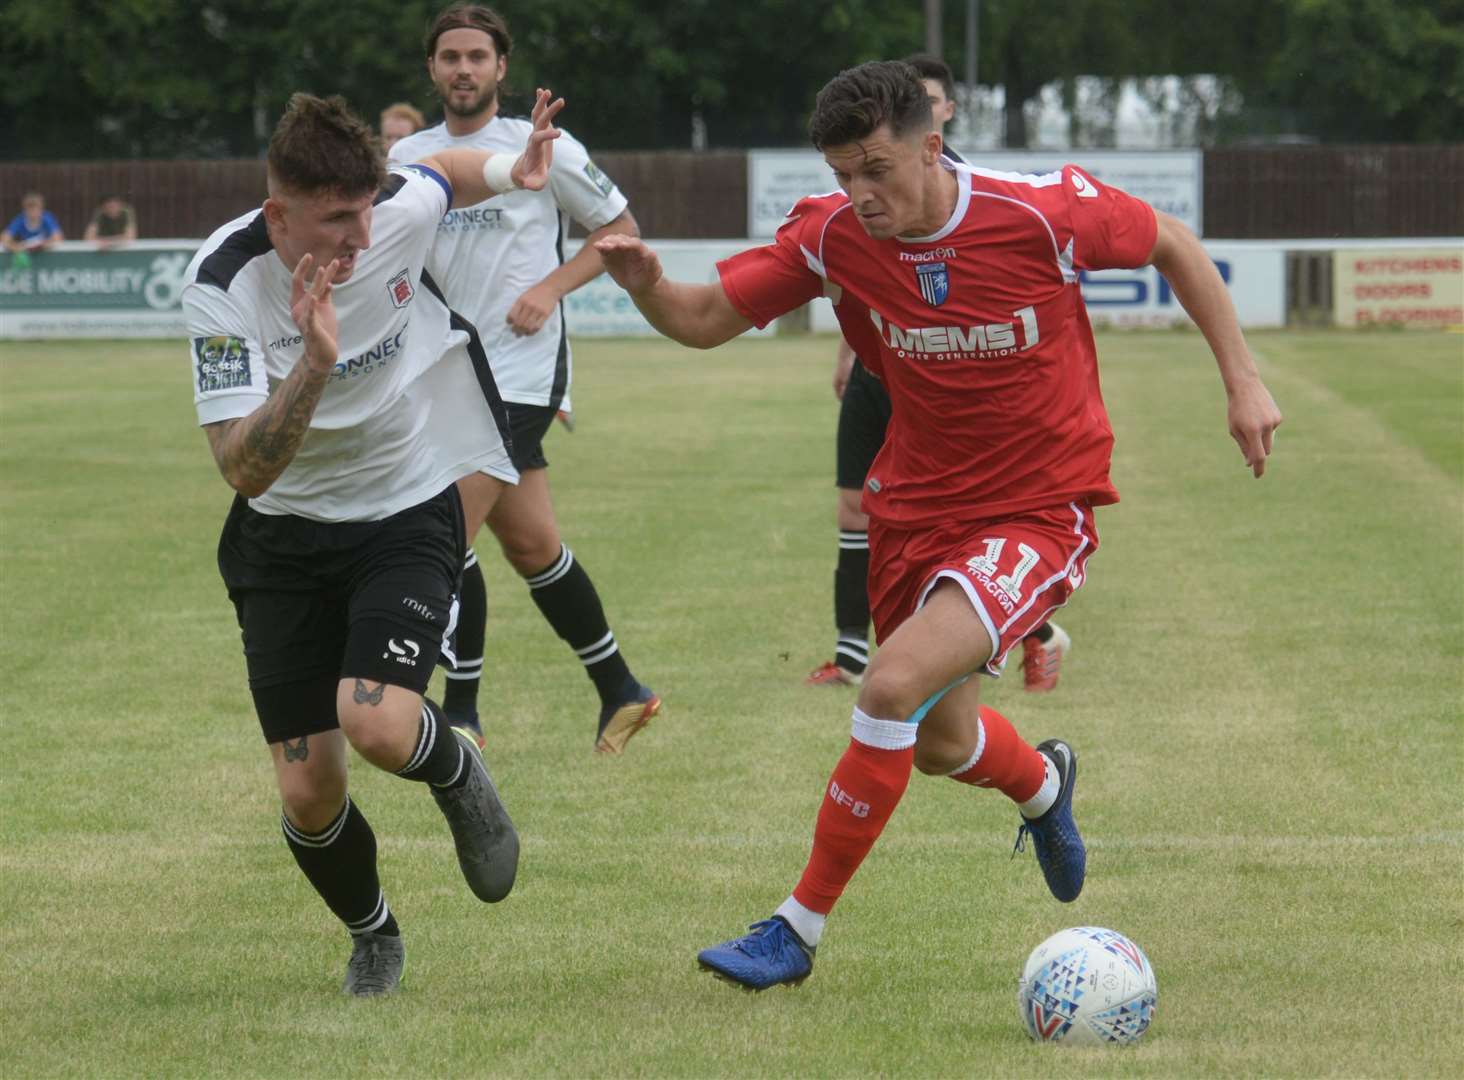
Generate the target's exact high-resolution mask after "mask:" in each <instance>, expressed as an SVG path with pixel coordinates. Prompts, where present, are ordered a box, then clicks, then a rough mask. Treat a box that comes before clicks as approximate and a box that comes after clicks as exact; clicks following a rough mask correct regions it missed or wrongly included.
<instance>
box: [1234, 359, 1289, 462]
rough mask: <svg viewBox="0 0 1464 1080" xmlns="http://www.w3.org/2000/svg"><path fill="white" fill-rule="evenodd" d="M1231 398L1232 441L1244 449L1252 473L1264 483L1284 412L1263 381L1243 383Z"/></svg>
mask: <svg viewBox="0 0 1464 1080" xmlns="http://www.w3.org/2000/svg"><path fill="white" fill-rule="evenodd" d="M1229 396H1230V405H1229V408H1228V410H1227V412H1228V419H1229V421H1230V437H1231V438H1232V439H1234V440H1235V442H1236V444H1237V445H1238V446H1239V447H1240V452H1241V454H1242V455H1243V456H1244V457H1245V463H1246V464H1247V465H1248V466H1250V469H1251V472H1253V473H1255V475H1256V478H1257V479H1260V477H1261V474H1262V473H1264V472H1265V471H1266V458H1268V457H1270V455H1271V446H1272V440H1273V438H1274V436H1275V433H1276V429H1277V428H1278V427H1280V426H1281V419H1282V417H1281V410H1280V409H1278V408H1277V407H1276V402H1275V400H1274V399H1273V398H1272V397H1271V392H1270V391H1269V390H1267V389H1266V387H1265V384H1263V383H1262V382H1261V380H1260V379H1251V380H1248V381H1246V382H1244V383H1242V384H1241V385H1240V386H1238V387H1237V388H1236V389H1235V390H1233V391H1232V392H1231V393H1230V395H1229Z"/></svg>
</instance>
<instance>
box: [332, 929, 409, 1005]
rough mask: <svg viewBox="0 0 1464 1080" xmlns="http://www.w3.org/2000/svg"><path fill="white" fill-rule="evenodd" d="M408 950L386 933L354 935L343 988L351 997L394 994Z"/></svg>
mask: <svg viewBox="0 0 1464 1080" xmlns="http://www.w3.org/2000/svg"><path fill="white" fill-rule="evenodd" d="M406 963H407V950H406V947H405V946H404V945H403V944H402V939H401V938H400V937H391V936H389V935H387V934H353V935H351V959H350V960H348V961H347V962H346V982H345V985H344V986H342V987H341V989H342V990H344V991H345V992H346V993H347V994H350V995H351V996H352V997H378V996H380V995H382V994H393V993H395V992H396V989H397V987H398V986H399V985H401V981H402V968H403V967H405V966H406Z"/></svg>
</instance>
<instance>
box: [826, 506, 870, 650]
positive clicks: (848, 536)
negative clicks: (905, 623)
mask: <svg viewBox="0 0 1464 1080" xmlns="http://www.w3.org/2000/svg"><path fill="white" fill-rule="evenodd" d="M834 626H835V627H837V628H838V631H839V640H838V643H837V644H836V645H835V647H834V663H836V664H838V665H839V667H841V668H843V669H844V670H845V671H852V672H854V673H855V674H856V675H858V674H860V673H862V672H863V671H864V669H865V668H866V667H867V666H868V665H869V534H868V533H867V532H861V531H859V530H857V529H840V530H839V562H838V565H837V567H836V568H835V570H834Z"/></svg>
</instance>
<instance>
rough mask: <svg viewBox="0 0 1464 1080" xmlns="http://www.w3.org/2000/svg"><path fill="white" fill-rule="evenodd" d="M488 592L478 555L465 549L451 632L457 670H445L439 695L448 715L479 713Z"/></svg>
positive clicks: (470, 549)
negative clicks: (466, 551) (455, 618)
mask: <svg viewBox="0 0 1464 1080" xmlns="http://www.w3.org/2000/svg"><path fill="white" fill-rule="evenodd" d="M487 624H488V589H487V587H486V586H484V584H483V568H482V567H481V566H479V565H478V553H477V552H475V551H474V550H473V549H472V548H469V549H468V557H467V559H466V560H464V562H463V582H462V585H461V586H459V588H458V617H457V629H456V630H455V631H454V633H453V639H452V641H453V644H452V651H453V654H454V655H455V656H456V657H457V667H455V668H449V669H448V671H447V682H446V683H445V684H444V687H443V693H442V707H443V709H445V710H446V711H447V712H450V713H469V714H472V713H476V712H477V711H478V681H479V680H480V679H481V678H482V677H483V640H484V638H485V637H486V636H487Z"/></svg>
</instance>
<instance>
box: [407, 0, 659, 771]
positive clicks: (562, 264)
mask: <svg viewBox="0 0 1464 1080" xmlns="http://www.w3.org/2000/svg"><path fill="white" fill-rule="evenodd" d="M425 44H426V47H427V72H428V74H429V75H430V76H431V78H432V83H433V86H435V87H436V89H437V93H438V95H439V96H440V97H441V98H442V107H443V112H444V117H443V122H442V123H441V124H438V125H436V126H435V127H431V128H428V129H427V130H425V131H422V132H419V133H418V134H416V135H413V136H411V137H409V138H406V139H403V140H402V141H401V142H399V143H397V144H396V145H395V146H393V147H392V151H391V157H392V160H394V161H412V160H413V159H415V158H418V157H422V156H424V155H426V154H432V153H438V152H440V151H442V150H445V149H448V148H451V147H464V146H470V147H476V148H478V149H486V150H496V151H500V152H503V151H509V150H513V149H514V148H516V147H519V146H522V145H523V142H524V139H526V138H527V137H528V134H529V130H530V126H529V122H528V121H527V120H525V119H523V118H522V117H516V116H510V115H508V114H506V113H505V112H504V111H503V109H502V107H501V104H500V97H499V90H500V87H501V86H502V84H503V82H504V80H505V78H506V77H507V75H508V57H509V54H510V52H511V51H512V50H513V39H512V38H511V37H510V36H509V33H508V26H507V24H506V23H505V22H504V21H503V18H502V16H500V15H499V14H498V13H497V12H495V11H493V10H492V9H491V8H487V7H484V6H482V5H481V4H458V5H454V6H452V7H449V8H446V9H444V10H443V11H442V12H440V13H439V14H438V15H437V16H436V18H434V19H433V20H432V22H431V24H430V25H429V27H428V31H427V37H426V42H425ZM566 215H568V216H569V217H572V218H574V220H575V221H577V222H579V224H580V225H582V226H583V227H584V228H585V229H586V231H588V232H589V238H588V239H587V240H586V242H585V244H584V245H583V246H582V247H581V248H580V250H579V251H578V252H576V253H575V255H574V257H573V258H571V259H569V260H568V261H567V262H566V261H565V259H564V254H563V251H564V248H563V222H564V217H565V216H566ZM614 233H624V234H626V235H630V236H636V235H639V230H638V229H637V227H636V223H635V218H633V217H632V216H631V214H630V210H629V209H628V208H627V205H626V201H625V196H623V195H622V194H621V193H620V192H619V190H618V189H617V188H616V187H615V184H614V183H613V182H612V181H611V180H610V178H609V177H608V176H606V175H605V174H604V173H603V172H601V171H600V169H599V168H597V167H596V166H595V163H594V162H593V161H591V160H590V156H589V154H588V153H587V152H586V150H585V148H584V146H583V145H581V143H580V142H579V141H578V140H577V139H575V138H574V137H573V136H571V135H569V134H568V133H566V132H563V131H561V132H560V137H559V141H558V143H557V144H556V146H555V150H554V161H553V163H552V165H551V167H550V170H549V182H548V184H546V185H545V186H544V188H543V189H542V190H540V191H515V192H511V193H509V194H507V195H503V196H498V197H495V198H492V199H489V200H487V201H486V202H484V203H481V204H479V205H475V206H469V205H463V206H461V207H459V208H457V209H455V210H454V211H453V212H452V213H450V214H448V215H447V217H445V218H443V219H442V222H441V224H440V225H439V226H438V230H437V243H436V246H435V247H434V248H433V253H432V258H431V262H430V265H431V266H432V267H433V268H434V269H435V270H436V271H437V277H438V279H439V280H440V281H441V282H442V284H443V288H444V289H445V290H446V295H447V299H448V302H449V303H450V304H451V305H452V306H453V307H454V308H455V309H457V310H459V311H461V312H463V313H464V314H465V315H466V316H467V317H468V318H469V319H471V320H472V321H473V323H474V324H475V325H476V326H477V327H478V332H479V333H480V334H481V335H482V336H483V345H484V347H485V348H486V349H487V350H488V355H489V357H490V359H491V360H492V363H493V374H494V377H495V378H496V380H497V382H498V388H499V391H500V392H501V393H502V395H503V400H504V402H505V407H506V409H507V411H508V418H509V423H510V426H511V428H512V432H513V441H512V447H511V453H512V455H513V463H514V466H515V467H516V468H517V469H518V471H519V476H520V480H519V483H518V486H516V487H514V488H511V489H509V490H508V491H505V492H503V494H502V496H501V497H500V498H498V500H497V502H495V503H493V504H492V505H491V507H490V505H489V504H488V503H486V502H485V500H484V499H483V498H482V492H483V491H484V490H486V491H489V492H492V491H493V490H494V489H495V487H496V485H495V484H494V481H493V478H492V477H491V476H476V475H475V476H468V477H464V478H463V479H462V480H461V481H459V483H458V488H459V490H460V492H461V493H462V497H463V505H464V507H465V508H466V510H467V526H468V537H469V538H470V539H471V538H472V537H474V536H476V535H477V534H478V531H479V530H480V529H481V528H482V526H483V523H484V521H485V520H486V521H487V524H488V528H489V529H491V530H492V532H493V535H494V537H495V538H497V540H498V543H499V546H500V547H501V548H502V550H503V555H504V557H505V558H506V559H507V560H508V562H509V564H510V565H511V566H512V567H513V568H514V570H516V571H517V572H518V574H519V575H520V576H521V577H522V578H523V579H524V582H525V583H526V584H527V585H528V587H529V595H530V596H531V597H532V598H533V600H534V604H535V605H536V606H537V607H538V608H539V611H540V613H542V614H543V616H544V618H545V619H546V620H548V622H549V625H550V626H552V627H553V628H554V631H555V633H557V634H558V635H559V636H560V638H562V639H563V640H564V641H565V643H566V644H568V645H569V647H570V648H571V649H573V650H574V653H575V656H576V657H578V659H579V661H580V663H581V664H582V665H584V670H585V674H586V675H588V676H589V678H590V680H591V682H592V683H593V684H594V687H595V690H596V692H597V694H598V696H599V698H600V711H599V716H598V720H597V725H596V730H595V749H596V750H597V751H599V752H601V753H610V754H618V753H620V752H621V751H623V750H624V749H625V745H626V743H627V742H628V741H629V740H630V738H631V736H633V735H634V734H635V733H636V732H637V731H639V730H640V729H641V728H643V727H644V726H645V725H646V724H647V723H649V722H650V720H651V718H652V717H653V716H655V715H656V713H657V712H658V711H659V710H660V708H661V699H660V698H659V697H657V696H656V694H655V693H654V692H652V691H651V689H650V688H649V687H647V686H643V685H642V684H641V683H640V682H639V681H638V680H637V679H636V678H635V676H634V675H633V674H631V671H630V667H629V666H628V665H627V664H626V661H625V658H624V656H623V655H622V654H621V652H620V645H619V642H618V641H617V640H616V638H615V634H614V633H613V632H612V631H611V629H610V624H609V622H608V620H607V619H606V617H605V609H604V607H603V606H602V605H601V603H600V594H599V592H598V591H597V590H596V588H595V583H594V582H593V581H592V580H590V575H589V574H588V573H587V572H586V570H585V568H584V566H583V565H582V564H581V563H580V562H579V560H578V559H577V558H575V555H574V552H573V551H571V550H570V548H569V546H568V545H567V544H565V543H564V541H563V540H562V539H561V537H560V535H559V523H558V521H557V519H556V518H555V515H554V503H553V500H552V499H551V497H550V493H549V474H548V465H549V462H548V460H547V459H546V458H545V456H544V448H543V442H544V436H545V434H546V433H547V432H548V430H549V427H550V425H551V424H552V423H553V421H554V418H555V416H556V415H559V414H560V413H564V414H566V415H567V414H568V413H569V410H570V408H571V406H570V398H569V386H570V375H571V360H572V357H571V355H570V348H569V336H568V333H567V330H566V328H565V323H564V307H563V303H562V301H563V299H564V297H565V296H567V295H568V294H569V293H571V292H573V291H574V290H575V289H578V288H580V287H581V286H582V285H584V284H586V283H587V282H589V281H591V280H592V279H594V278H596V277H598V276H599V275H600V274H601V273H602V272H603V270H604V266H603V264H602V263H601V261H600V253H599V252H598V251H596V250H595V248H594V244H593V241H595V240H598V239H599V238H600V237H602V236H610V235H612V234H614ZM462 599H463V602H462V611H461V612H460V615H459V620H458V629H457V638H456V648H455V652H456V654H457V664H456V667H454V668H452V669H450V670H449V671H448V672H447V689H446V692H445V694H444V695H443V702H442V704H443V708H444V709H445V710H446V711H447V713H448V715H449V716H450V717H452V719H453V722H454V723H458V724H462V725H464V726H467V727H470V728H472V729H473V730H474V731H475V732H477V733H478V734H479V737H480V738H481V735H482V731H481V727H480V725H479V723H478V706H477V700H478V683H479V679H480V678H481V675H482V671H483V651H484V650H483V645H484V638H485V622H486V620H487V615H488V597H487V591H486V589H485V587H484V584H483V570H482V567H480V566H479V565H478V556H477V553H476V552H474V551H473V550H472V546H471V544H470V545H469V548H468V556H467V563H466V565H465V566H464V568H463V590H462Z"/></svg>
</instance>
